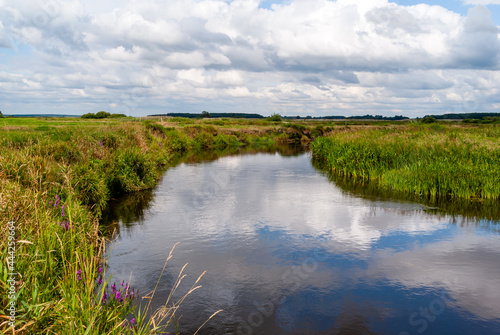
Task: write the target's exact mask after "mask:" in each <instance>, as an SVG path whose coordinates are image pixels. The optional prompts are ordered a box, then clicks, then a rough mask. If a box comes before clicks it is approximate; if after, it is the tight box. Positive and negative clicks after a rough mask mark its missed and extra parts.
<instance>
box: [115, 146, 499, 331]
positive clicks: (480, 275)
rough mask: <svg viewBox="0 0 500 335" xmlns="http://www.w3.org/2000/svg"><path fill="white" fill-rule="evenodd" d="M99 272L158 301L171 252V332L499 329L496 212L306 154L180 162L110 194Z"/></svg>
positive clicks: (166, 283)
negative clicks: (481, 212)
mask: <svg viewBox="0 0 500 335" xmlns="http://www.w3.org/2000/svg"><path fill="white" fill-rule="evenodd" d="M114 211H115V213H118V219H117V221H118V224H117V226H116V228H117V230H118V231H119V233H118V237H117V240H116V241H115V242H114V243H113V245H112V250H111V251H110V252H109V256H110V258H109V270H108V272H113V273H114V275H113V280H112V281H116V282H121V281H122V280H125V281H128V280H129V278H131V284H132V286H134V287H135V288H139V289H140V291H141V293H142V294H145V293H147V292H149V291H150V290H152V289H153V288H154V286H155V284H156V281H157V279H158V276H159V274H160V271H161V269H162V267H163V264H164V262H165V259H166V257H167V255H168V253H169V251H170V249H171V248H172V246H173V245H174V244H175V243H176V242H180V244H179V246H178V247H177V248H176V250H175V253H174V257H173V259H172V260H171V261H170V262H169V264H168V266H167V269H166V272H165V274H164V277H163V278H162V280H161V282H160V285H159V289H158V291H157V293H156V296H155V301H154V302H155V306H159V305H160V304H161V303H162V302H164V301H165V299H166V296H167V295H168V294H169V292H170V288H171V286H172V282H173V281H174V280H175V278H176V277H177V274H178V272H179V271H180V269H181V268H182V266H183V265H184V264H185V263H189V265H188V267H187V273H188V277H187V278H186V279H185V281H184V285H181V287H180V288H179V290H178V294H177V296H180V294H181V293H184V292H185V290H186V289H187V288H188V286H190V285H191V284H192V283H193V282H194V281H195V280H196V278H197V277H198V275H199V274H201V273H202V272H203V271H205V270H206V271H207V273H206V275H205V276H204V277H203V279H202V281H201V284H202V285H203V287H202V288H201V289H199V290H197V291H195V292H194V293H193V294H192V295H191V296H190V297H189V298H188V299H187V300H186V301H185V302H184V304H183V305H182V308H181V309H180V310H179V313H178V315H182V318H181V319H180V330H181V333H184V334H192V333H194V331H195V330H196V329H197V328H198V327H199V326H200V325H201V324H202V323H203V322H204V321H205V320H206V319H207V318H208V317H209V316H210V315H211V314H212V313H213V312H215V311H216V310H219V309H223V310H224V311H223V312H222V313H220V314H219V315H217V316H216V317H215V318H214V319H212V320H210V321H209V322H208V323H207V325H206V326H205V327H204V328H203V330H202V331H201V332H200V333H201V334H398V335H407V334H454V335H455V334H499V333H500V234H499V231H500V225H498V224H497V223H496V222H494V221H489V220H484V219H471V218H464V217H462V216H457V215H453V216H452V215H444V214H436V213H434V212H429V211H428V210H426V207H425V206H424V205H419V204H416V203H411V202H404V201H394V200H393V201H383V200H377V199H376V198H371V199H367V198H366V197H365V198H362V197H360V196H356V195H353V194H349V193H346V192H345V190H341V189H340V188H339V187H337V186H336V184H335V183H333V182H331V181H329V179H328V177H327V176H325V175H324V174H323V173H321V172H320V171H318V170H317V169H315V168H314V167H313V166H312V165H311V162H310V154H308V153H301V154H297V155H294V156H288V157H285V156H281V155H280V154H278V153H275V154H253V155H238V156H230V157H223V158H220V159H218V160H215V161H210V162H203V163H190V164H186V163H183V164H180V165H178V166H177V167H175V168H171V169H170V170H168V171H167V172H166V174H165V175H164V178H163V180H162V181H161V183H160V184H159V185H158V187H157V188H156V189H155V190H154V191H151V192H145V193H140V194H137V195H134V196H132V197H129V198H127V199H124V200H122V202H121V203H119V204H118V205H117V206H115V208H114Z"/></svg>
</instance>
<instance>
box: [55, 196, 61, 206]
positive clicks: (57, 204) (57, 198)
mask: <svg viewBox="0 0 500 335" xmlns="http://www.w3.org/2000/svg"><path fill="white" fill-rule="evenodd" d="M59 200H61V198H59V195H58V194H56V201H55V202H54V207H57V206H59Z"/></svg>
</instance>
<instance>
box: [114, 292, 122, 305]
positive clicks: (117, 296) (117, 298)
mask: <svg viewBox="0 0 500 335" xmlns="http://www.w3.org/2000/svg"><path fill="white" fill-rule="evenodd" d="M115 299H116V300H117V301H118V302H122V301H123V298H122V296H121V293H120V291H117V292H116V294H115Z"/></svg>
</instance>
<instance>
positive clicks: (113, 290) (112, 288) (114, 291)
mask: <svg viewBox="0 0 500 335" xmlns="http://www.w3.org/2000/svg"><path fill="white" fill-rule="evenodd" d="M111 292H113V294H115V293H116V284H115V283H113V286H111Z"/></svg>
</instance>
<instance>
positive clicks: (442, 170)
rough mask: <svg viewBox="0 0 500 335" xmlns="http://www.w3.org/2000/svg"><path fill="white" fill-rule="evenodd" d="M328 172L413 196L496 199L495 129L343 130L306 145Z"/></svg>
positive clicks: (498, 148) (498, 143)
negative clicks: (367, 181) (368, 181)
mask: <svg viewBox="0 0 500 335" xmlns="http://www.w3.org/2000/svg"><path fill="white" fill-rule="evenodd" d="M311 150H312V153H313V160H314V161H315V162H316V163H317V164H319V165H321V166H323V167H324V168H325V169H327V170H328V171H329V172H331V173H334V174H338V175H343V176H347V177H349V178H352V179H361V180H370V181H371V182H375V183H376V185H377V187H378V188H382V189H384V188H385V189H389V190H393V191H397V192H401V193H405V194H412V195H416V196H419V197H424V198H429V199H437V198H447V199H452V198H463V199H479V200H481V199H494V200H497V199H499V198H500V169H499V166H500V127H499V126H498V125H482V126H477V127H472V126H465V125H460V124H446V123H433V124H428V125H427V124H416V123H415V124H408V125H403V126H389V127H369V128H364V129H360V128H357V129H356V128H344V129H339V130H338V131H336V132H334V133H333V134H331V135H329V136H325V137H322V138H318V139H317V140H316V141H314V143H312V145H311Z"/></svg>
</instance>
